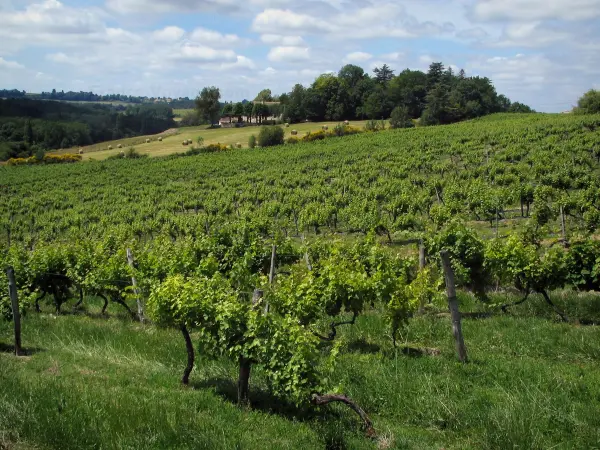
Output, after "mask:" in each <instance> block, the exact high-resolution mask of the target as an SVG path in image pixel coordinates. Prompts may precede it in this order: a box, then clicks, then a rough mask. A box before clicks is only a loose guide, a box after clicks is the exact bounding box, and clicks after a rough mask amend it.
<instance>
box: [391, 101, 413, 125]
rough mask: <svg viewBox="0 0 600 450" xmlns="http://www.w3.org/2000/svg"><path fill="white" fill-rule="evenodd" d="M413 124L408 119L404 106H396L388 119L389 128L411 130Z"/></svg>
mask: <svg viewBox="0 0 600 450" xmlns="http://www.w3.org/2000/svg"><path fill="white" fill-rule="evenodd" d="M414 126H415V124H414V123H413V121H412V120H411V119H410V115H409V114H408V109H407V108H406V106H396V107H395V108H394V110H393V111H392V115H391V117H390V127H391V128H412V127H414Z"/></svg>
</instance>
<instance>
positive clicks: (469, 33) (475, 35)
mask: <svg viewBox="0 0 600 450" xmlns="http://www.w3.org/2000/svg"><path fill="white" fill-rule="evenodd" d="M488 36H489V33H488V32H487V31H485V30H484V29H483V28H481V27H475V28H467V29H465V30H461V31H459V32H458V33H456V37H458V38H460V39H485V38H486V37H488Z"/></svg>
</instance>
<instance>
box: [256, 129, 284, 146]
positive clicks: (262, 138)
mask: <svg viewBox="0 0 600 450" xmlns="http://www.w3.org/2000/svg"><path fill="white" fill-rule="evenodd" d="M284 137H285V132H284V131H283V128H281V127H278V126H267V127H262V128H261V129H260V133H259V134H258V145H260V146H261V147H273V146H274V145H282V144H283V143H284Z"/></svg>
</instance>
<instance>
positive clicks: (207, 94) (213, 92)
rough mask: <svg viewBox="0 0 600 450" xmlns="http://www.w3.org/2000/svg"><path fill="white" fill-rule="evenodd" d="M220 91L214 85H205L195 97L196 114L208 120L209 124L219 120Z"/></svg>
mask: <svg viewBox="0 0 600 450" xmlns="http://www.w3.org/2000/svg"><path fill="white" fill-rule="evenodd" d="M220 99H221V91H219V88H216V87H214V86H210V87H205V88H204V89H202V91H201V92H200V95H199V96H198V97H196V111H198V115H199V116H200V117H201V118H202V119H204V120H205V121H207V122H209V123H210V124H211V125H212V124H215V123H217V121H218V120H219V111H220V110H221V104H220V103H219V100H220Z"/></svg>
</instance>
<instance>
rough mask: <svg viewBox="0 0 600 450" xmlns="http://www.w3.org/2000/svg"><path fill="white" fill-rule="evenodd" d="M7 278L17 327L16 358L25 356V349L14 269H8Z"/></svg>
mask: <svg viewBox="0 0 600 450" xmlns="http://www.w3.org/2000/svg"><path fill="white" fill-rule="evenodd" d="M6 276H7V277H8V295H9V296H10V304H11V307H12V313H13V322H14V325H15V356H21V355H23V349H22V348H21V311H19V298H18V296H17V283H16V282H15V271H14V269H13V268H12V267H9V268H8V269H6Z"/></svg>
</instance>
